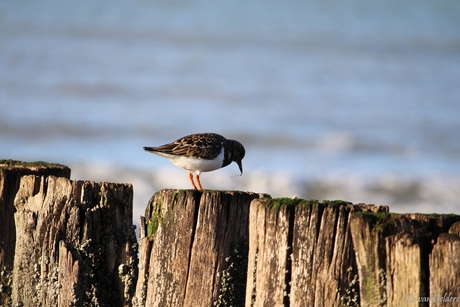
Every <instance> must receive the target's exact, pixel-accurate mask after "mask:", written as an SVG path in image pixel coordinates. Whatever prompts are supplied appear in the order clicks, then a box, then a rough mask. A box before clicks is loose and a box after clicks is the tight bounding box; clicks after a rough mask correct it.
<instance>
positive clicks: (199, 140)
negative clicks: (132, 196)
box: [144, 133, 245, 190]
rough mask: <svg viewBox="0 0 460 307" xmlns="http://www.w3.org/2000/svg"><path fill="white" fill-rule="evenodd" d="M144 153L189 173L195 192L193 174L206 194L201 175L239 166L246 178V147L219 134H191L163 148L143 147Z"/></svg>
mask: <svg viewBox="0 0 460 307" xmlns="http://www.w3.org/2000/svg"><path fill="white" fill-rule="evenodd" d="M144 150H145V151H148V152H150V153H153V154H156V155H159V156H162V157H165V158H167V159H168V160H169V161H171V162H172V163H173V164H174V165H176V166H179V167H182V168H184V169H186V170H188V171H189V178H190V182H191V183H192V186H193V188H194V189H196V185H195V182H194V181H193V173H194V172H195V173H196V181H197V183H198V187H199V189H200V190H203V187H202V186H201V182H200V174H201V173H202V172H210V171H214V170H216V169H219V168H222V167H225V166H227V165H229V164H230V163H232V162H236V164H238V167H239V168H240V171H241V174H243V166H242V164H241V160H243V158H244V154H245V150H244V147H243V145H241V143H240V142H238V141H234V140H227V139H226V138H224V137H223V136H221V135H219V134H216V133H197V134H191V135H187V136H184V137H183V138H180V139H178V140H176V141H174V142H172V143H169V144H165V145H162V146H158V147H144Z"/></svg>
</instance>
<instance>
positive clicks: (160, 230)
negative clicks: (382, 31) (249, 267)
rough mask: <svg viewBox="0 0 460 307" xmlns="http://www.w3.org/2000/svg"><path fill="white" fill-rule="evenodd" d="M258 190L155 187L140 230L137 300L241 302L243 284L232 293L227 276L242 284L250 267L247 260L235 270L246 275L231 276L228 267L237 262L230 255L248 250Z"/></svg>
mask: <svg viewBox="0 0 460 307" xmlns="http://www.w3.org/2000/svg"><path fill="white" fill-rule="evenodd" d="M260 196H263V195H259V194H254V193H244V192H236V191H228V192H224V191H206V192H200V191H195V190H162V191H160V192H158V193H156V194H155V195H154V196H153V197H152V199H151V200H150V202H149V205H148V207H147V210H146V215H145V219H143V225H142V226H141V231H140V232H141V234H140V236H141V238H140V249H141V252H140V260H139V268H140V270H139V281H138V283H137V287H136V305H138V306H170V307H174V306H213V304H214V303H215V304H216V305H217V306H230V305H226V304H227V303H229V304H231V302H232V301H235V300H240V302H243V301H244V287H243V290H242V291H241V293H234V292H233V291H234V289H235V284H234V283H233V284H231V283H230V282H229V280H231V279H232V280H233V281H236V282H240V283H242V284H244V283H245V279H246V269H245V267H244V265H243V267H244V270H240V271H238V272H237V273H238V274H240V275H242V276H228V272H229V271H228V269H229V267H232V266H233V265H238V263H231V264H230V263H229V262H228V260H229V259H230V258H232V257H233V258H232V259H239V258H238V256H237V254H238V252H240V253H243V254H244V253H245V251H244V250H246V251H247V238H248V216H249V204H250V202H251V200H253V199H255V198H258V197H260ZM245 246H246V247H245ZM241 250H242V251H241ZM226 260H227V261H226ZM243 261H244V260H243ZM226 282H229V284H226ZM237 288H238V287H237ZM243 304H244V302H243ZM235 306H241V303H240V304H238V303H237V304H236V305H235Z"/></svg>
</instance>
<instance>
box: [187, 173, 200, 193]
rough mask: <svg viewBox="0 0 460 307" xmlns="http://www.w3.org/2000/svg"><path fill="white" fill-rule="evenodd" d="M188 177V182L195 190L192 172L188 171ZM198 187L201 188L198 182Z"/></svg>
mask: <svg viewBox="0 0 460 307" xmlns="http://www.w3.org/2000/svg"><path fill="white" fill-rule="evenodd" d="M188 178H189V179H190V182H191V183H192V186H193V188H194V189H195V190H196V185H195V182H193V174H192V172H189V173H188ZM199 183H200V182H199V181H198V184H199ZM200 188H201V184H200Z"/></svg>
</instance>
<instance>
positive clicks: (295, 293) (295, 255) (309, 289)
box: [246, 198, 388, 307]
mask: <svg viewBox="0 0 460 307" xmlns="http://www.w3.org/2000/svg"><path fill="white" fill-rule="evenodd" d="M356 211H377V212H386V211H388V207H384V206H373V205H364V204H359V205H353V204H351V203H347V202H344V201H334V202H328V201H325V202H318V201H306V200H302V199H297V198H294V199H289V198H281V199H261V200H260V199H259V200H254V201H253V202H252V203H251V207H250V218H249V225H250V228H249V259H248V263H249V266H248V276H247V288H246V306H261V307H262V306H342V304H344V303H347V302H350V303H352V302H353V301H354V300H355V301H356V303H359V297H358V295H359V289H358V285H357V284H356V286H355V285H354V282H353V280H354V279H355V278H356V277H355V275H356V273H357V272H356V260H355V256H354V252H353V243H352V239H351V234H350V230H349V221H350V218H351V215H352V213H353V212H356ZM350 285H352V286H350ZM351 287H355V289H351ZM355 292H356V293H355ZM344 305H345V304H344Z"/></svg>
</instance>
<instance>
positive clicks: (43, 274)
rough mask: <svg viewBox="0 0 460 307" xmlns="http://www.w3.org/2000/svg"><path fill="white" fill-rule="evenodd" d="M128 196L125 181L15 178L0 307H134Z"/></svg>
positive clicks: (133, 249) (129, 189)
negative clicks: (8, 273)
mask: <svg viewBox="0 0 460 307" xmlns="http://www.w3.org/2000/svg"><path fill="white" fill-rule="evenodd" d="M51 173H52V172H51ZM58 174H59V172H58ZM67 174H69V173H67ZM10 179H11V177H10ZM13 183H14V182H13ZM10 184H11V182H10ZM132 196H133V190H132V186H131V185H129V184H111V183H101V184H99V183H94V182H89V181H71V180H69V179H68V178H67V177H55V176H51V175H46V172H45V175H44V176H36V175H26V176H22V177H20V183H19V188H18V190H17V192H16V195H15V198H14V207H15V211H16V212H15V213H14V223H13V224H12V228H11V229H9V231H13V230H14V232H15V245H14V259H13V265H12V283H11V287H10V289H11V291H10V293H9V295H8V297H5V301H4V305H3V306H131V303H130V300H131V298H132V296H133V294H134V287H135V282H136V279H137V244H136V237H135V232H134V227H133V224H132ZM2 206H5V203H2ZM10 225H11V224H10ZM2 240H3V237H2ZM2 289H4V284H3V283H2Z"/></svg>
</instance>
